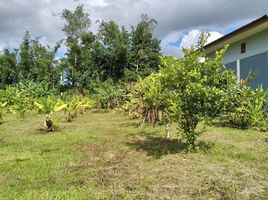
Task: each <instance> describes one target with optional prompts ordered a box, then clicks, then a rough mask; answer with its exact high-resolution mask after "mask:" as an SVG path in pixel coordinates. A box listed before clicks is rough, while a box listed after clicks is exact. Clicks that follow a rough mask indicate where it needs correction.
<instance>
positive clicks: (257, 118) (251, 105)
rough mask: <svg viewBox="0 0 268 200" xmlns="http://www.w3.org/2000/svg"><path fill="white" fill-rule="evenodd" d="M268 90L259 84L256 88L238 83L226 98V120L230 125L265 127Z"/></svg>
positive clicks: (260, 128) (262, 128) (263, 128)
mask: <svg viewBox="0 0 268 200" xmlns="http://www.w3.org/2000/svg"><path fill="white" fill-rule="evenodd" d="M267 103H268V90H266V91H265V90H263V88H262V85H259V86H258V88H257V89H256V90H253V89H252V88H250V87H247V86H245V85H240V86H238V88H236V90H235V91H233V93H232V95H230V97H229V98H228V101H227V107H228V113H227V120H228V122H229V124H230V125H231V126H235V127H238V128H250V127H255V128H257V129H259V130H266V128H267V116H268V113H267V110H266V109H267V105H268V104H267Z"/></svg>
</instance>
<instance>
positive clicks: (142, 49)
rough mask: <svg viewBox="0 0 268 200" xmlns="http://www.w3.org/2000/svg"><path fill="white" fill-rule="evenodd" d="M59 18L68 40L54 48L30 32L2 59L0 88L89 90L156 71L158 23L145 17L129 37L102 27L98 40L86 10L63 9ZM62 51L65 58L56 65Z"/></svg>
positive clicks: (124, 32)
mask: <svg viewBox="0 0 268 200" xmlns="http://www.w3.org/2000/svg"><path fill="white" fill-rule="evenodd" d="M61 17H62V19H63V20H64V21H65V24H64V28H63V31H64V32H65V35H66V38H65V39H62V40H61V41H59V42H57V44H56V45H55V46H54V47H50V46H45V45H43V44H41V42H40V41H39V40H38V39H33V38H32V37H31V36H30V33H29V32H28V31H26V33H25V35H24V38H23V41H22V43H21V45H20V47H19V49H13V50H10V49H4V50H3V52H1V53H0V88H4V87H6V86H7V85H12V84H16V83H19V82H24V81H34V82H44V81H45V82H47V83H49V84H50V87H51V88H61V89H66V88H75V89H83V90H84V89H86V90H90V89H92V85H94V84H93V83H96V82H103V81H106V80H109V81H111V80H112V81H113V82H115V83H116V82H118V81H124V82H129V81H135V80H137V78H138V77H142V78H143V77H145V76H147V75H149V74H151V73H152V72H154V71H157V70H158V66H159V62H160V60H159V56H160V55H161V53H160V51H161V48H160V40H159V39H157V38H155V37H154V36H153V34H152V31H153V29H154V27H155V25H156V24H157V22H156V21H155V20H154V19H151V18H149V17H148V16H147V15H142V16H141V19H140V21H139V23H138V24H137V26H135V27H134V26H131V30H130V31H128V30H127V29H126V28H125V27H119V26H118V25H117V24H116V22H114V21H98V22H97V23H98V25H99V28H98V31H97V33H96V34H94V33H93V32H92V31H90V27H91V24H92V22H91V20H90V18H89V14H87V13H86V12H85V11H84V9H83V6H78V7H77V8H76V9H75V10H74V11H73V12H72V11H70V10H67V9H65V10H63V11H62V14H61ZM62 45H65V46H66V47H67V50H66V54H65V56H63V57H61V58H58V59H56V54H57V51H58V50H59V48H60V47H61V46H62Z"/></svg>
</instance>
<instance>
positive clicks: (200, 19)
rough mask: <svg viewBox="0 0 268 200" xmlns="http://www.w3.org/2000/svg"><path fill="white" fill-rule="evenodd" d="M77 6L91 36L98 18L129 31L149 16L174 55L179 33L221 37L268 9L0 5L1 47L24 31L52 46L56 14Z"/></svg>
mask: <svg viewBox="0 0 268 200" xmlns="http://www.w3.org/2000/svg"><path fill="white" fill-rule="evenodd" d="M81 3H83V4H84V5H85V10H86V11H87V12H88V13H89V14H90V18H91V19H92V22H93V26H92V30H93V31H96V30H97V27H98V26H97V25H95V24H94V22H95V21H96V20H97V19H104V20H115V21H116V22H117V23H118V24H119V25H125V26H127V27H128V28H129V27H130V26H129V25H130V24H131V25H136V24H137V23H138V21H139V17H140V15H141V14H142V13H146V14H148V15H149V16H150V17H153V18H155V19H156V20H157V21H158V25H157V26H156V29H155V32H154V34H155V35H156V36H157V37H158V38H161V39H163V40H165V41H164V42H163V43H162V47H163V50H165V49H166V50H167V52H174V51H175V52H176V51H177V50H176V47H173V46H172V45H169V44H168V43H170V42H171V43H172V42H176V41H177V40H176V39H177V38H181V37H182V35H181V33H185V32H191V30H208V29H209V30H216V31H220V32H223V31H224V29H226V28H227V27H228V26H231V25H234V24H239V23H241V21H243V23H244V22H249V21H250V20H252V19H256V18H258V17H260V16H261V15H263V14H264V13H267V7H268V1H267V0H255V1H254V2H252V0H236V1H228V0H221V1H215V0H206V1H200V0H191V1H185V0H169V1H168V3H167V2H166V1H163V0H135V1H133V0H27V1H22V0H8V1H7V0H2V1H1V0H0V30H1V31H0V42H1V44H2V46H8V47H15V48H17V47H18V46H19V44H20V42H21V40H22V37H23V35H24V33H25V31H26V30H29V31H30V33H31V35H32V36H33V37H35V36H44V37H46V40H47V41H48V42H49V43H55V42H56V41H58V40H60V39H62V38H63V37H64V33H63V32H62V31H61V30H62V27H63V24H64V22H63V20H62V19H61V17H60V13H61V12H62V10H63V9H64V8H67V9H71V10H73V9H75V7H76V6H77V5H78V4H81ZM237 10H239V12H237ZM226 13H228V14H226ZM191 34H192V35H191ZM191 34H190V35H188V36H187V37H186V38H185V39H184V44H183V45H189V44H191V41H193V40H194V32H191ZM186 35H187V34H186ZM191 37H192V38H191ZM163 44H164V45H163ZM13 45H15V46H13ZM170 46H171V47H170Z"/></svg>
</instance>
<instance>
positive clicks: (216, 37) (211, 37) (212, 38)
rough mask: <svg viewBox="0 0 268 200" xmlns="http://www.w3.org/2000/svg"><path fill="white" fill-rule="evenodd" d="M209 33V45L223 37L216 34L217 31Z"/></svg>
mask: <svg viewBox="0 0 268 200" xmlns="http://www.w3.org/2000/svg"><path fill="white" fill-rule="evenodd" d="M209 33H210V36H209V38H208V40H207V43H206V44H209V43H211V42H213V41H215V40H217V39H219V38H221V37H222V36H223V34H221V33H219V32H216V31H211V32H209Z"/></svg>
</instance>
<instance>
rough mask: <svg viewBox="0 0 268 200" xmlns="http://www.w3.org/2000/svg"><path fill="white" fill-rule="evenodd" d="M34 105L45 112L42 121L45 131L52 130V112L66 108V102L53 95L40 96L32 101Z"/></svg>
mask: <svg viewBox="0 0 268 200" xmlns="http://www.w3.org/2000/svg"><path fill="white" fill-rule="evenodd" d="M34 105H35V107H36V108H37V109H38V110H40V111H41V112H43V113H44V114H46V118H45V121H44V125H45V127H46V131H54V126H53V121H52V114H53V113H54V112H58V111H60V110H62V109H64V108H66V104H64V103H63V102H62V101H61V100H60V99H58V98H56V97H54V96H48V97H47V98H41V99H40V101H39V102H34Z"/></svg>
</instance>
